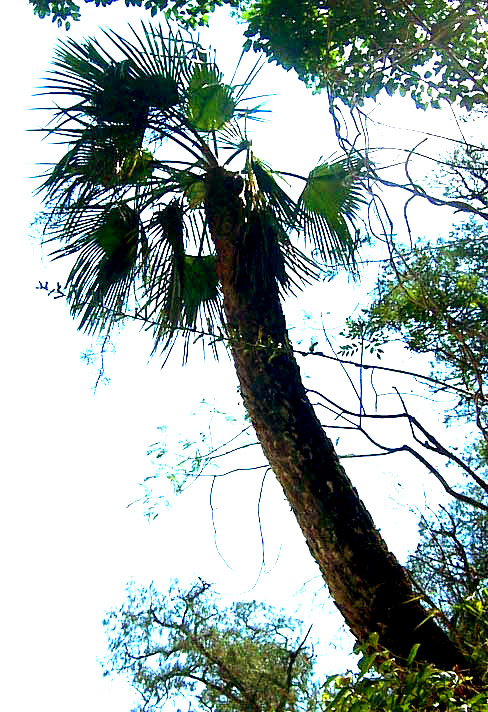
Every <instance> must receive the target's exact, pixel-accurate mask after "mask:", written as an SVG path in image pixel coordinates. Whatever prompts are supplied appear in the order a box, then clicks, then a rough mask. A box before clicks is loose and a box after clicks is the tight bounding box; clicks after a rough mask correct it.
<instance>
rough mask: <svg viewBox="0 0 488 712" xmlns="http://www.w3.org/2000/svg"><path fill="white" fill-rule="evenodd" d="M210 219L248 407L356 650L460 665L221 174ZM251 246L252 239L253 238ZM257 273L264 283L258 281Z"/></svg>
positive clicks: (212, 187) (233, 186)
mask: <svg viewBox="0 0 488 712" xmlns="http://www.w3.org/2000/svg"><path fill="white" fill-rule="evenodd" d="M206 189H207V197H206V214H207V219H208V224H209V228H210V232H211V235H212V239H213V241H214V244H215V248H216V252H217V265H218V273H219V279H220V283H221V287H222V292H223V296H224V309H225V314H226V319H227V326H228V331H229V335H230V343H231V349H232V356H233V359H234V364H235V368H236V371H237V375H238V378H239V382H240V387H241V393H242V397H243V400H244V403H245V406H246V408H247V410H248V412H249V415H250V417H251V420H252V423H253V426H254V428H255V430H256V433H257V436H258V439H259V441H260V443H261V445H262V448H263V451H264V454H265V455H266V457H267V459H268V461H269V463H270V465H271V467H272V469H273V471H274V473H275V475H276V477H277V478H278V480H279V482H280V484H281V486H282V488H283V490H284V493H285V496H286V498H287V500H288V502H289V504H290V506H291V508H292V509H293V512H294V514H295V516H296V518H297V520H298V523H299V525H300V527H301V530H302V532H303V534H304V536H305V539H306V542H307V544H308V547H309V549H310V552H311V554H312V556H313V557H314V558H315V560H316V561H317V563H318V565H319V567H320V570H321V572H322V575H323V577H324V579H325V582H326V583H327V586H328V588H329V591H330V594H331V596H332V598H333V599H334V601H335V603H336V605H337V607H338V608H339V610H340V611H341V613H342V614H343V616H344V618H345V620H346V623H347V625H348V626H349V627H350V629H351V631H352V632H353V634H354V635H355V636H356V638H357V639H358V640H360V641H364V640H366V639H367V637H368V636H369V635H370V634H371V633H373V632H377V633H378V634H379V636H380V642H381V644H382V645H384V646H385V647H386V648H388V649H389V650H391V651H392V652H393V653H394V654H396V655H398V656H401V657H403V658H405V657H407V656H408V653H409V651H410V649H411V647H412V646H413V645H414V644H415V643H420V644H421V647H420V650H419V653H418V657H419V658H421V659H423V660H426V661H428V662H431V663H433V664H434V665H436V666H438V667H440V668H444V669H450V668H452V667H453V666H454V665H456V664H457V665H460V667H462V668H463V667H466V665H465V660H464V658H463V657H462V655H461V654H460V653H459V651H458V650H457V648H455V647H454V645H453V644H452V643H451V642H450V640H449V639H448V638H447V636H446V635H445V633H444V632H443V631H442V630H441V629H440V628H439V627H438V626H437V625H436V624H435V622H434V621H433V620H432V619H429V620H425V619H426V612H425V610H424V609H423V608H422V606H421V605H420V603H419V601H418V600H417V599H416V598H415V594H414V592H413V590H412V588H411V586H410V583H409V580H408V577H407V574H406V572H405V570H404V569H403V567H402V566H400V564H399V563H398V561H397V560H396V558H395V557H394V556H393V555H392V554H391V553H390V552H389V551H388V549H387V547H386V545H385V542H384V541H383V539H382V538H381V536H380V534H379V532H378V530H377V529H376V528H375V526H374V523H373V520H372V519H371V516H370V514H369V512H368V511H367V509H366V508H365V506H364V504H363V503H362V501H361V500H360V498H359V496H358V493H357V491H356V490H355V489H354V487H353V486H352V484H351V481H350V480H349V478H348V476H347V475H346V473H345V470H344V468H343V467H342V465H341V463H340V462H339V459H338V457H337V455H336V453H335V450H334V447H333V445H332V442H331V441H330V440H329V438H328V437H327V436H326V434H325V432H324V430H323V428H322V426H321V424H320V422H319V420H318V418H317V416H316V414H315V412H314V409H313V407H312V405H311V403H310V401H309V400H308V397H307V394H306V391H305V388H304V386H303V383H302V380H301V377H300V370H299V367H298V365H297V363H296V361H295V358H294V356H293V352H292V349H291V348H290V346H289V343H288V337H287V330H286V323H285V318H284V315H283V311H282V308H281V302H280V298H279V293H278V288H277V284H276V280H275V279H274V278H271V279H270V278H269V277H268V278H266V276H265V275H263V274H262V270H259V268H258V269H257V270H256V273H255V274H253V278H252V279H249V276H250V273H249V272H248V270H249V269H252V265H251V264H249V261H248V255H246V254H245V251H246V249H247V248H246V246H247V245H249V244H251V243H254V244H259V241H260V240H262V238H261V236H260V235H259V234H258V235H252V234H249V228H247V230H246V220H245V215H244V211H243V205H242V201H241V199H240V198H239V193H240V191H241V189H242V182H241V181H240V179H239V178H238V177H236V176H233V175H232V174H231V173H228V172H226V171H225V170H224V169H222V168H215V169H214V170H213V171H212V172H211V173H209V174H207V178H206ZM253 238H254V239H253ZM260 273H261V276H259V275H260Z"/></svg>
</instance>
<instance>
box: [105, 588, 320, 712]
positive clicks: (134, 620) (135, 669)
mask: <svg viewBox="0 0 488 712" xmlns="http://www.w3.org/2000/svg"><path fill="white" fill-rule="evenodd" d="M104 624H105V626H106V631H107V634H108V637H109V658H108V661H107V663H106V668H105V674H110V673H117V674H121V675H123V676H124V677H126V678H127V679H128V680H129V681H130V683H131V684H132V685H133V686H134V687H135V689H136V690H137V692H138V693H139V695H140V697H141V700H142V701H141V703H140V705H139V707H138V708H137V709H141V710H142V709H144V710H148V709H163V708H164V707H165V706H166V704H167V703H171V702H174V703H175V704H178V703H179V704H182V700H183V699H185V698H186V699H187V700H188V698H190V700H191V704H190V707H191V706H192V705H194V704H195V701H196V703H197V704H198V706H199V707H198V708H199V709H202V710H212V711H213V712H218V711H222V712H223V711H224V710H225V711H227V712H254V711H256V712H260V711H261V710H262V711H264V710H276V712H278V711H279V710H283V712H284V711H285V710H290V711H291V710H295V711H298V710H309V711H310V712H311V711H312V710H314V709H318V707H317V704H318V690H317V687H316V685H315V684H314V682H313V680H312V670H313V654H311V653H310V651H309V649H308V647H307V646H308V643H307V638H308V635H309V633H310V630H309V631H308V633H306V634H303V631H302V629H301V624H300V622H299V621H297V620H294V619H291V618H288V617H285V616H284V615H283V614H282V613H279V612H277V611H274V610H273V609H271V608H269V607H266V606H264V605H262V604H258V603H256V602H255V601H251V602H248V603H234V604H233V605H232V606H231V607H229V608H223V607H222V606H221V605H219V602H218V600H217V598H216V596H214V595H213V594H212V593H211V591H210V585H209V584H207V583H205V582H204V581H201V580H200V581H198V582H196V583H195V584H193V585H192V586H191V587H190V588H189V589H188V590H182V589H181V588H180V587H179V586H178V585H177V584H176V583H175V584H173V586H172V588H171V589H170V591H169V592H168V594H167V595H165V596H162V595H161V594H159V593H158V592H157V591H156V590H155V589H154V587H152V586H151V587H150V588H148V589H142V590H137V589H135V588H134V587H131V588H129V590H128V597H127V600H126V602H125V604H124V606H123V607H122V608H121V609H119V610H113V611H111V612H110V614H109V615H108V617H107V619H106V620H105V621H104Z"/></svg>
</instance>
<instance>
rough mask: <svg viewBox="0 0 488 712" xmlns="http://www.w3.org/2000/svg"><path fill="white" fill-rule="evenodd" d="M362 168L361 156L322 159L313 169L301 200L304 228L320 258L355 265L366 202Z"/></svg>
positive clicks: (344, 264)
mask: <svg viewBox="0 0 488 712" xmlns="http://www.w3.org/2000/svg"><path fill="white" fill-rule="evenodd" d="M360 168H361V159H359V158H357V159H353V160H351V159H348V158H339V159H335V160H330V159H329V161H324V162H323V163H319V165H318V166H316V167H315V168H314V169H313V170H312V171H310V173H309V175H308V178H307V181H306V184H305V188H304V189H303V191H302V193H301V195H300V198H299V200H298V207H299V209H300V218H299V219H300V222H301V228H302V230H303V232H304V235H305V237H306V238H310V239H311V241H312V243H313V246H314V248H315V250H316V251H317V253H318V255H319V256H320V258H321V259H323V260H325V261H326V262H332V264H339V265H343V266H345V267H349V268H354V266H355V254H356V250H357V246H358V235H357V232H356V229H355V228H354V226H355V225H356V224H357V222H358V217H359V211H360V209H361V207H362V205H364V203H365V200H364V197H363V196H364V193H363V191H362V187H361V182H360V181H359V180H358V176H359V172H360Z"/></svg>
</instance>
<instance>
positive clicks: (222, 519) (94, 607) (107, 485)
mask: <svg viewBox="0 0 488 712" xmlns="http://www.w3.org/2000/svg"><path fill="white" fill-rule="evenodd" d="M119 4H120V5H121V7H120V8H118V7H117V6H115V8H108V9H96V8H93V7H90V6H85V5H83V7H82V14H83V19H82V21H81V22H80V23H76V24H75V25H74V26H73V28H72V31H71V34H72V36H75V37H77V38H78V37H83V36H86V35H93V34H94V33H95V32H96V27H97V26H98V25H105V26H109V27H111V28H112V29H117V30H119V31H121V32H123V31H124V26H125V24H126V22H127V20H130V21H131V22H133V23H135V22H137V21H138V17H139V16H140V13H139V12H138V11H137V10H134V9H132V10H128V9H126V8H125V7H124V6H123V4H122V2H121V3H117V5H119ZM0 13H1V22H2V27H3V28H4V32H3V40H2V47H1V49H0V51H1V53H2V58H1V59H2V67H3V72H2V84H3V86H2V96H3V108H2V112H1V121H2V127H1V128H2V132H1V135H2V139H3V140H2V144H3V145H2V159H3V170H2V192H1V197H2V206H3V220H2V233H3V247H2V250H3V252H2V262H1V267H0V269H1V282H0V284H1V289H2V314H3V319H2V334H3V344H2V350H1V352H0V353H1V357H0V358H1V363H2V395H3V398H2V403H3V408H2V415H3V426H2V429H1V433H2V447H1V451H0V458H1V489H2V498H1V508H2V511H1V519H0V522H1V523H0V526H1V534H2V543H3V547H2V549H3V551H2V588H1V590H2V592H1V594H0V609H1V610H2V614H3V625H2V646H1V653H0V655H1V656H2V660H1V661H0V670H1V671H2V674H1V676H2V678H3V683H2V692H0V706H1V707H2V709H5V710H9V712H27V710H31V709H36V710H44V709H49V710H50V712H66V710H69V712H87V710H90V712H102V711H103V712H111V711H112V710H114V711H115V710H117V711H118V712H124V710H127V712H128V710H129V709H130V701H131V698H130V695H129V693H128V692H127V690H126V689H125V687H124V686H123V685H122V684H121V683H120V682H118V681H115V682H113V683H111V682H109V681H107V680H103V679H102V678H101V673H100V668H99V665H98V663H97V657H99V658H101V657H103V655H104V650H105V648H104V645H105V642H104V634H103V630H102V627H101V619H102V617H103V614H104V612H105V611H106V610H107V609H108V608H110V607H111V606H115V605H117V604H118V603H121V602H122V600H123V592H124V585H125V583H126V582H127V581H129V580H130V579H133V580H135V581H136V583H140V584H147V583H149V582H150V581H151V580H153V579H154V580H155V581H156V583H157V584H158V585H159V586H160V588H161V589H162V590H164V589H165V587H166V586H167V585H168V581H169V579H170V578H171V577H179V578H180V579H182V580H184V581H190V580H192V578H194V577H195V576H197V575H199V576H202V577H203V578H205V579H206V580H209V581H215V582H216V588H217V590H218V591H220V592H222V593H223V594H224V601H225V602H230V601H231V600H233V599H236V598H239V597H240V596H244V595H246V596H249V595H252V596H253V597H256V598H257V599H266V600H267V601H269V602H270V603H272V604H273V605H275V606H281V605H283V606H286V607H287V609H288V610H289V611H290V612H291V613H293V611H294V609H295V608H297V607H299V606H300V605H301V609H300V611H299V613H300V615H301V616H302V617H304V618H307V615H308V614H309V605H310V600H311V597H312V596H311V595H309V596H299V595H297V593H298V592H299V590H300V589H301V587H302V586H303V585H304V584H305V583H306V582H307V581H308V580H309V579H311V578H314V577H316V576H317V571H316V569H315V567H314V565H313V563H312V562H311V559H310V556H309V554H308V551H307V549H306V547H305V544H304V543H303V540H302V537H301V534H300V532H299V531H298V528H297V526H296V523H295V522H294V520H293V518H292V516H291V514H290V512H289V508H288V505H287V504H286V502H285V501H284V497H283V494H282V492H281V491H280V489H279V488H278V487H277V486H276V485H275V483H274V482H273V480H272V479H271V478H268V482H267V483H266V487H265V496H264V499H263V506H262V518H263V526H264V530H265V536H266V545H267V549H266V558H267V564H268V565H271V564H272V562H273V561H274V559H275V558H276V557H277V555H278V553H279V554H280V555H279V559H278V563H277V564H276V565H275V566H274V567H271V568H272V570H271V572H270V573H268V574H266V575H265V576H262V577H261V579H260V581H259V583H258V585H257V586H256V588H255V589H254V590H253V591H252V593H251V594H249V593H246V592H247V591H248V590H249V589H250V588H251V587H252V586H253V584H254V581H255V578H256V575H257V573H258V570H259V566H260V560H261V548H260V543H259V538H258V529H257V519H256V502H257V493H258V489H259V484H260V480H259V478H258V477H256V478H249V480H248V481H246V482H244V480H243V479H242V478H241V479H240V480H239V479H238V478H234V479H229V480H228V481H224V482H223V483H222V484H219V485H218V488H217V490H216V507H217V509H216V517H217V524H218V528H217V533H218V536H219V537H220V539H219V544H220V546H221V548H222V550H223V551H224V552H225V554H226V558H227V559H228V561H229V563H230V565H231V566H232V570H229V569H228V568H226V566H225V565H224V564H223V563H222V561H221V559H220V558H219V556H218V554H217V552H216V549H215V546H214V543H213V533H212V528H211V519H210V509H209V504H208V482H202V483H199V484H197V485H195V486H194V487H193V488H192V489H191V490H190V491H189V493H188V495H185V496H184V497H183V498H181V499H180V500H178V501H176V502H174V503H173V506H172V507H171V508H169V509H166V508H165V509H163V510H162V511H161V514H160V516H159V517H158V519H157V520H156V521H155V522H153V523H151V524H149V523H148V522H147V521H146V519H145V518H144V516H143V509H142V508H141V507H137V506H134V507H131V508H129V509H127V504H128V503H129V502H131V501H133V500H135V499H136V498H137V497H138V496H140V494H141V491H140V490H141V488H140V487H139V484H138V483H140V482H141V481H142V480H143V478H144V477H145V476H147V475H151V474H154V472H155V467H154V465H153V464H152V463H151V461H150V458H148V457H147V456H146V451H147V449H148V447H149V446H150V445H151V444H152V443H153V442H155V441H156V440H158V437H159V436H160V433H159V431H158V427H159V426H163V425H165V426H167V427H168V429H169V431H168V432H169V433H170V434H169V435H168V437H170V438H171V442H176V440H177V439H178V436H179V435H180V436H181V437H188V438H192V437H197V436H198V432H199V429H205V428H206V427H207V425H208V411H205V409H204V410H203V411H202V410H200V411H198V407H199V403H200V401H201V400H202V399H203V398H205V399H206V400H207V401H209V402H214V401H215V403H216V405H217V406H218V407H219V408H220V409H221V410H223V411H226V412H230V413H234V414H236V413H237V412H238V398H237V384H236V380H235V377H234V375H233V371H232V368H231V365H230V362H229V361H228V360H226V359H225V358H224V359H223V360H222V361H221V362H220V363H219V364H215V363H214V362H213V361H212V360H210V359H209V360H207V361H205V363H203V362H202V360H201V359H200V357H199V356H198V355H196V356H195V357H194V358H191V359H190V363H189V365H188V366H186V367H185V368H184V369H182V368H181V367H180V364H179V361H178V358H177V357H176V358H174V359H172V360H171V361H170V363H169V364H168V365H167V366H166V367H165V369H164V370H161V368H160V362H158V359H157V358H155V359H153V360H149V358H148V357H149V351H150V343H149V341H148V339H147V337H145V336H144V335H142V334H140V333H139V332H138V331H137V330H136V329H129V330H128V331H127V332H126V333H125V334H124V335H123V336H122V337H121V339H120V343H119V344H118V348H117V352H116V353H115V354H109V355H108V357H107V375H108V376H109V377H110V379H111V380H110V384H109V385H108V386H103V385H102V386H100V387H99V388H98V390H97V392H96V394H94V393H93V389H92V387H93V384H94V382H95V380H96V375H97V372H96V366H94V367H88V366H87V365H86V364H83V363H82V361H81V359H80V353H81V352H83V351H84V350H85V349H87V348H89V346H90V343H89V341H88V340H87V338H86V337H85V336H84V335H82V334H79V333H78V332H77V331H76V329H75V325H74V323H73V322H72V320H71V319H70V317H69V315H68V313H67V309H66V306H65V305H64V303H63V300H58V301H53V300H52V299H50V298H48V296H47V294H46V293H45V292H41V291H39V290H36V289H35V287H36V285H37V284H38V281H39V280H43V281H45V280H49V281H50V282H51V283H52V284H54V283H55V282H56V280H57V279H59V280H60V281H62V279H63V278H64V276H65V274H66V267H65V266H64V265H63V264H62V263H59V262H58V263H55V264H54V265H50V264H49V259H48V252H49V250H48V248H46V247H45V248H44V250H41V248H40V247H39V245H38V243H37V242H36V240H35V230H34V229H33V228H32V227H31V226H30V224H31V221H32V219H33V216H34V214H35V211H36V209H37V208H38V206H39V203H38V202H37V199H34V198H32V195H31V194H32V190H33V188H34V187H35V181H33V180H31V179H30V178H29V176H33V175H34V174H35V173H36V172H38V171H39V169H38V168H36V166H35V164H36V163H40V162H43V161H49V160H50V158H51V157H52V155H53V149H52V147H51V148H50V147H49V145H48V144H47V143H46V142H43V143H41V142H40V134H37V133H26V130H27V129H28V128H35V127H37V126H41V125H42V124H43V122H44V120H45V117H44V115H43V114H41V113H40V112H32V111H30V109H31V108H32V107H34V106H36V105H38V104H39V101H40V100H39V99H33V98H32V95H33V93H34V92H35V89H34V87H35V86H36V85H39V80H40V78H41V77H42V76H43V74H44V72H45V70H46V68H47V67H48V64H49V61H50V57H51V55H52V50H53V47H54V44H55V42H56V40H57V38H59V37H63V36H64V31H63V30H57V29H56V28H55V27H54V26H53V25H52V24H51V23H50V22H49V21H47V20H45V21H40V20H38V19H36V18H34V16H33V14H32V12H31V10H30V8H29V6H28V4H27V1H26V0H20V1H19V0H16V1H15V2H12V0H11V1H10V2H8V3H4V4H3V7H2V9H1V10H0ZM142 16H143V17H145V18H146V19H147V14H146V15H142ZM208 36H209V37H210V39H211V43H212V45H213V46H214V47H215V48H216V49H217V59H218V60H219V64H220V65H221V67H222V68H223V69H224V70H226V71H227V72H229V71H230V72H231V73H232V70H233V63H235V61H236V60H237V59H238V56H239V52H240V50H239V47H240V42H241V39H240V37H239V31H238V29H237V28H236V25H235V23H234V22H233V21H232V20H229V19H226V17H225V16H224V15H223V14H222V13H220V14H219V17H218V18H217V19H216V20H214V21H213V23H212V26H211V31H210V32H209V33H208ZM260 82H261V86H262V88H261V89H260V91H266V92H268V93H272V94H274V93H276V94H277V96H276V97H272V98H271V99H270V101H269V108H270V109H272V110H273V119H271V120H270V123H269V124H267V125H266V124H265V125H263V126H261V127H260V129H259V132H256V135H255V138H254V147H255V151H256V153H257V155H259V156H260V157H262V158H263V159H265V160H268V161H269V162H270V163H271V164H272V165H273V166H274V167H276V168H278V169H289V170H291V171H294V172H302V173H303V172H306V171H308V170H310V169H311V168H312V167H313V165H314V164H315V163H316V161H317V160H318V159H319V158H320V157H321V156H328V155H330V154H331V153H332V152H333V151H334V150H335V143H334V138H333V136H332V132H331V125H330V120H329V118H328V113H327V104H326V99H325V97H320V96H319V97H317V96H315V97H314V96H312V95H311V93H310V92H308V91H307V90H306V89H305V88H304V87H303V86H302V85H301V84H299V83H298V82H297V81H296V80H294V78H293V77H292V76H291V75H286V74H285V73H284V72H283V71H281V70H279V69H277V68H269V67H267V68H266V69H265V70H264V71H263V73H262V77H261V79H260ZM397 106H398V104H397ZM357 301H358V296H357V293H355V292H353V289H352V287H351V285H348V284H347V282H346V281H345V280H338V281H337V283H333V285H332V286H330V285H329V286H327V287H318V288H315V289H314V290H312V291H311V292H310V293H309V294H308V295H305V297H304V298H303V301H302V302H300V304H299V306H298V307H297V308H296V310H295V311H294V315H295V316H294V319H295V322H296V323H297V324H298V322H299V319H300V316H299V315H300V314H301V311H300V310H305V311H310V312H312V311H314V312H315V313H316V314H319V313H320V312H323V313H324V314H327V313H328V312H332V315H331V316H329V317H328V318H329V319H331V320H332V322H333V325H334V326H336V327H337V326H339V325H340V322H341V318H342V317H341V316H339V315H336V313H335V308H336V307H337V305H338V304H339V303H340V304H341V307H342V316H343V315H344V314H347V313H350V312H351V311H352V310H353V309H354V307H355V305H356V304H357ZM317 307H318V308H317ZM311 372H312V371H311ZM327 373H328V372H327V369H326V367H325V366H324V364H323V363H320V364H319V365H318V366H317V367H316V369H315V375H316V377H317V379H322V381H321V382H320V383H319V386H322V387H323V388H326V384H327ZM314 383H315V381H314ZM195 411H198V412H199V413H200V414H199V415H196V416H192V417H190V416H191V413H193V412H195ZM218 422H219V421H218V419H215V420H214V423H217V426H216V427H220V426H218ZM214 436H215V433H214ZM217 437H218V433H217ZM239 464H241V461H239ZM394 467H396V465H392V464H391V463H389V464H386V463H381V464H379V463H378V462H374V463H372V464H371V463H370V464H369V465H368V464H366V463H364V461H363V462H361V463H354V464H351V466H349V465H348V471H350V472H351V473H352V475H353V476H354V477H355V483H356V484H357V486H358V488H359V489H360V492H361V494H362V496H363V497H364V498H365V499H366V502H367V504H368V506H370V507H371V508H372V509H373V513H374V515H375V517H376V521H377V523H378V524H379V525H380V526H381V528H382V532H383V533H384V535H385V537H386V538H387V541H388V543H389V544H390V546H392V547H393V548H394V550H395V552H396V553H397V554H398V555H399V556H400V557H402V558H403V557H405V555H406V552H407V551H408V549H409V548H411V547H412V546H413V544H414V541H415V520H414V518H413V517H412V516H411V515H409V513H408V512H407V511H406V510H405V509H403V508H402V507H401V506H400V505H398V504H395V503H394V502H393V500H392V497H393V496H394V492H395V489H394V488H395V486H396V482H397V480H398V479H399V477H396V478H395V481H394V482H393V485H392V486H390V484H391V483H390V484H388V482H390V480H391V478H390V479H388V476H387V475H388V473H389V472H390V470H393V468H394ZM395 471H396V470H395ZM385 472H386V473H387V474H386V475H385V474H384V473H385ZM422 477H423V473H421V472H418V473H416V472H413V471H412V472H411V473H409V477H408V478H407V480H406V481H404V482H403V483H402V486H403V487H404V488H407V490H408V488H409V487H411V488H412V491H413V490H414V488H415V487H417V486H418V485H419V483H421V482H422ZM249 483H250V484H249ZM418 492H422V487H419V488H418ZM417 504H418V502H417ZM389 510H391V514H390V513H389ZM320 588H321V586H320V581H319V579H318V578H315V579H314V581H313V582H312V584H311V585H310V586H309V587H308V590H309V591H310V592H311V594H312V593H313V592H316V591H319V590H320ZM324 600H325V596H322V597H321V602H323V601H324ZM308 620H309V621H310V622H311V621H312V620H317V626H316V635H320V637H321V638H322V642H323V641H324V639H329V638H330V639H331V640H332V642H333V643H336V644H340V640H339V635H338V633H339V631H340V628H341V621H340V619H339V617H338V616H337V615H336V614H335V611H334V609H333V607H332V606H329V607H326V608H320V609H318V610H315V611H314V613H313V614H312V613H310V617H309V618H308ZM344 645H345V649H346V650H348V649H349V647H350V643H349V642H348V641H346V642H345V643H344ZM329 656H330V657H329V660H328V662H327V664H328V667H329V668H332V669H334V668H335V669H340V668H341V666H342V665H346V664H347V662H345V656H344V654H341V653H340V652H339V651H337V650H334V649H332V650H331V651H330V653H329Z"/></svg>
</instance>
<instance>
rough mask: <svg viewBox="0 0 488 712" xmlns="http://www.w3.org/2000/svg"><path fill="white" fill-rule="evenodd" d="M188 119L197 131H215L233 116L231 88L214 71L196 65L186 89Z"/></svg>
mask: <svg viewBox="0 0 488 712" xmlns="http://www.w3.org/2000/svg"><path fill="white" fill-rule="evenodd" d="M188 92H189V94H188V119H189V121H190V122H191V124H192V125H193V126H194V127H195V128H196V129H198V130H199V131H217V130H218V129H220V128H222V126H224V124H226V123H227V122H228V121H229V120H230V119H231V118H232V116H233V115H234V112H235V109H236V102H235V100H234V97H233V92H232V88H231V87H230V86H228V85H227V84H223V83H222V81H221V77H220V74H219V73H218V72H217V70H216V69H214V68H212V67H208V66H206V65H197V66H196V67H195V69H194V71H193V74H192V77H191V79H190V84H189V87H188Z"/></svg>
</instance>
